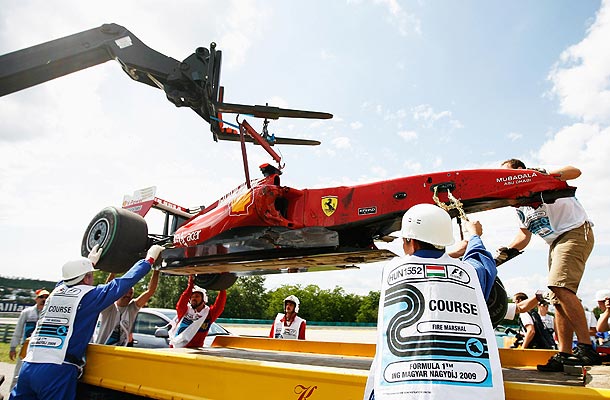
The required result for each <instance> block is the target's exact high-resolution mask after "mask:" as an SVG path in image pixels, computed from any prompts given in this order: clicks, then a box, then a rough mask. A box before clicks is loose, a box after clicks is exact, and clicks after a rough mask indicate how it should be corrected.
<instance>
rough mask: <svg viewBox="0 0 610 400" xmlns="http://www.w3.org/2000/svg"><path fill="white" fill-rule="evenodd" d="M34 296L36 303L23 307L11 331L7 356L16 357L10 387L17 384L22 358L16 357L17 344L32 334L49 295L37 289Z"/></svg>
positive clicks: (12, 358)
mask: <svg viewBox="0 0 610 400" xmlns="http://www.w3.org/2000/svg"><path fill="white" fill-rule="evenodd" d="M35 293H36V298H35V299H34V301H35V302H36V304H34V305H33V306H30V307H27V308H24V309H23V311H21V314H19V319H18V320H17V325H15V331H14V332H13V338H12V339H11V348H10V350H9V358H10V359H11V360H15V358H16V359H17V362H16V364H15V372H14V374H13V381H12V382H11V389H13V387H14V386H15V385H16V384H17V379H18V378H19V370H21V364H22V362H23V360H21V357H17V346H19V345H22V344H23V343H24V342H25V340H26V339H27V338H29V337H30V336H31V335H32V332H34V329H35V328H36V322H38V318H39V317H40V312H41V311H42V308H43V307H44V303H45V302H46V300H47V298H48V297H49V291H48V290H46V289H38V290H37V291H36V292H35Z"/></svg>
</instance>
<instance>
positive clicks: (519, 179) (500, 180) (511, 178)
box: [496, 172, 538, 185]
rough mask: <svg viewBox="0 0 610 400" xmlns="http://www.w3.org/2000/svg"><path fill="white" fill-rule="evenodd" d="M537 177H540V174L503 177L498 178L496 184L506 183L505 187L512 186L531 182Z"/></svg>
mask: <svg viewBox="0 0 610 400" xmlns="http://www.w3.org/2000/svg"><path fill="white" fill-rule="evenodd" d="M535 176H538V174H537V173H535V172H532V173H525V174H517V175H510V176H503V177H500V178H496V183H504V184H505V185H512V184H515V183H522V182H529V181H531V180H532V178H533V177H535Z"/></svg>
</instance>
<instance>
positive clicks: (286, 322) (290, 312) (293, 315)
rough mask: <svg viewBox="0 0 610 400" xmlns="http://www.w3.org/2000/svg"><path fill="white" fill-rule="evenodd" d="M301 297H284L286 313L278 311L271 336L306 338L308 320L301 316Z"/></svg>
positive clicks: (278, 337) (277, 337)
mask: <svg viewBox="0 0 610 400" xmlns="http://www.w3.org/2000/svg"><path fill="white" fill-rule="evenodd" d="M300 305H301V302H300V301H299V298H298V297H297V296H294V295H290V296H288V297H286V298H285V299H284V314H282V313H278V315H277V316H276V317H275V321H274V323H273V325H272V326H271V332H269V337H270V338H276V339H299V340H305V329H306V327H307V321H306V320H304V319H303V318H301V317H299V316H298V315H297V314H298V312H299V307H300Z"/></svg>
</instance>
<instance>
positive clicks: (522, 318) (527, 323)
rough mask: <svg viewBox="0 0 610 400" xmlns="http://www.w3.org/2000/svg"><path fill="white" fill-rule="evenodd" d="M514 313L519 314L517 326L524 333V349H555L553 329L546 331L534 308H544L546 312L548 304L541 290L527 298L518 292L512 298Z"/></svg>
mask: <svg viewBox="0 0 610 400" xmlns="http://www.w3.org/2000/svg"><path fill="white" fill-rule="evenodd" d="M513 301H514V302H515V306H516V307H515V308H516V310H515V311H516V312H517V313H519V326H520V327H521V330H522V331H523V332H524V334H523V344H522V347H523V348H524V349H557V343H556V342H555V337H554V336H553V329H552V328H551V329H547V327H546V326H545V325H544V322H543V321H542V318H541V316H540V314H538V311H536V310H535V309H534V308H536V306H538V308H539V309H540V308H545V312H546V311H548V304H549V303H548V302H547V301H546V299H545V298H544V296H543V292H542V291H541V290H539V291H537V292H536V294H535V296H533V297H531V298H528V296H527V295H526V294H525V293H523V292H519V293H516V294H515V295H514V296H513Z"/></svg>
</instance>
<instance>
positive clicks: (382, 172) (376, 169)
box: [371, 165, 388, 178]
mask: <svg viewBox="0 0 610 400" xmlns="http://www.w3.org/2000/svg"><path fill="white" fill-rule="evenodd" d="M371 171H372V172H373V174H374V175H375V176H378V177H381V178H385V177H386V176H388V171H387V170H386V169H385V168H383V167H380V166H378V165H375V166H373V167H372V168H371Z"/></svg>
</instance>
